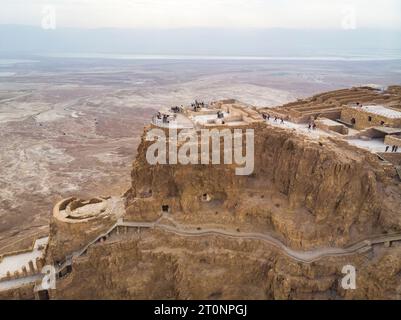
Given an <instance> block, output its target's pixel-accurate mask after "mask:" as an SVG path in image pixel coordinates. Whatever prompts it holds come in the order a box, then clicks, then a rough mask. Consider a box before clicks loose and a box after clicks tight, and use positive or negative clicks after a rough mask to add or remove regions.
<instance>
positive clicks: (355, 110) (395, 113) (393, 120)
mask: <svg viewBox="0 0 401 320" xmlns="http://www.w3.org/2000/svg"><path fill="white" fill-rule="evenodd" d="M341 120H342V121H344V122H345V123H348V124H349V125H351V126H352V127H354V128H355V129H358V130H361V129H366V128H371V127H375V126H386V127H391V128H401V111H399V110H396V109H392V108H389V107H384V106H381V105H363V106H362V105H358V106H344V107H343V108H342V110H341Z"/></svg>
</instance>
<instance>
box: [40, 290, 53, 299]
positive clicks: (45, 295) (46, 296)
mask: <svg viewBox="0 0 401 320" xmlns="http://www.w3.org/2000/svg"><path fill="white" fill-rule="evenodd" d="M38 298H39V300H49V299H50V297H49V291H48V290H41V291H38Z"/></svg>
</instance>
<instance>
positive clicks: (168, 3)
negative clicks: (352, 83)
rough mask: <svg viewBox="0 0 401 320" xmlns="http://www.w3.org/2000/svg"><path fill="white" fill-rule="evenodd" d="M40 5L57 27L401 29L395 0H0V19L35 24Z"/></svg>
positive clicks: (400, 9)
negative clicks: (50, 8)
mask: <svg viewBox="0 0 401 320" xmlns="http://www.w3.org/2000/svg"><path fill="white" fill-rule="evenodd" d="M46 6H52V7H53V8H55V13H56V22H57V27H85V28H86V27H89V28H99V27H124V28H135V27H146V28H148V27H150V28H152V27H155V28H177V27H263V28H265V27H267V28H270V27H284V28H319V29H320V28H339V29H340V28H344V25H345V26H347V25H348V26H349V25H351V26H354V27H356V28H365V27H370V28H385V29H388V28H389V29H398V30H401V1H400V0H0V24H24V25H37V26H40V25H41V21H42V19H43V15H44V14H48V13H49V10H48V8H49V7H46ZM50 12H51V11H50Z"/></svg>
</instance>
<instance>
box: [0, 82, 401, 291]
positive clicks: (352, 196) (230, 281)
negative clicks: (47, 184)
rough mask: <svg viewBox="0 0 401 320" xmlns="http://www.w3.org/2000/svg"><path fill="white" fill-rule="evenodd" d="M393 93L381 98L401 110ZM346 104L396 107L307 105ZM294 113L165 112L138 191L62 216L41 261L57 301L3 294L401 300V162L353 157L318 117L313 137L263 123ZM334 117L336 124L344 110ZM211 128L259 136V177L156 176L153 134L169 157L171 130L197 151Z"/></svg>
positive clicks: (344, 134) (234, 109) (192, 169)
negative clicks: (348, 272) (345, 284)
mask: <svg viewBox="0 0 401 320" xmlns="http://www.w3.org/2000/svg"><path fill="white" fill-rule="evenodd" d="M397 90H398V89H397V88H396V87H391V88H389V89H387V91H386V92H387V93H388V94H389V95H391V97H393V98H392V99H395V98H394V97H395V96H396V95H397V94H398V93H397V92H398V91H397ZM350 92H351V93H352V100H354V99H355V97H358V99H359V100H360V101H363V100H364V101H365V102H369V103H372V101H370V100H369V99H372V97H373V99H376V100H380V99H385V100H387V98H385V97H381V93H378V92H376V91H374V90H373V89H369V88H361V89H355V90H354V89H352V90H348V91H338V92H334V93H326V94H323V95H320V96H317V97H314V98H311V99H310V101H315V100H316V101H318V99H319V101H321V102H319V103H324V102H325V101H327V99H328V100H330V101H331V102H333V101H335V99H338V101H339V102H338V104H337V103H334V104H335V105H336V107H335V108H337V107H340V106H341V105H343V104H344V103H349V102H351V101H349V100H351V98H350V97H348V96H347V94H349V93H350ZM365 95H367V96H368V97H369V99H368V98H364V97H365ZM336 97H337V98H336ZM338 97H339V98H338ZM394 101H395V100H394ZM328 103H329V102H328ZM296 106H298V105H296ZM285 108H287V109H285ZM288 108H289V107H288V105H287V106H284V109H285V110H280V109H279V108H274V109H273V110H270V109H269V110H262V111H258V110H256V109H254V108H252V107H250V106H246V105H243V104H241V103H239V102H238V101H235V100H226V101H220V102H215V103H212V104H210V105H206V106H204V107H200V108H199V109H197V110H196V111H195V110H193V109H192V108H191V107H186V108H184V109H182V110H181V109H180V110H178V109H176V110H175V111H172V110H161V111H160V113H159V114H158V115H157V116H156V117H155V118H153V120H152V123H151V124H150V125H149V126H148V127H146V128H145V131H144V134H143V136H142V140H141V143H140V145H139V147H138V155H137V157H136V159H135V161H134V163H133V168H132V173H131V177H132V185H131V188H130V189H129V190H128V191H127V192H126V193H125V194H124V195H123V196H122V197H121V198H115V199H114V198H110V199H107V198H96V199H93V200H89V201H83V200H78V199H75V198H69V199H66V200H63V201H61V202H59V203H58V204H57V205H56V206H55V208H54V210H53V216H52V222H51V234H50V240H49V245H48V248H47V252H46V259H47V263H48V264H54V265H56V267H57V269H56V270H57V287H56V289H54V290H43V288H41V287H40V283H39V281H37V282H35V283H33V285H32V283H31V282H29V281H27V282H25V283H24V284H23V285H20V286H15V287H13V288H12V289H9V290H6V291H1V282H0V297H8V298H30V297H32V296H35V297H36V298H46V297H49V298H51V299H81V298H84V299H99V298H106V299H311V298H312V299H317V298H321V299H354V298H362V299H382V298H390V299H397V298H398V297H399V295H401V291H400V285H401V245H400V244H401V215H400V208H401V186H400V181H401V176H400V173H399V172H398V171H397V170H398V164H397V163H398V162H397V161H398V157H399V154H397V153H392V154H389V153H387V154H385V153H384V156H382V153H378V152H373V151H369V150H367V149H366V148H362V147H359V146H357V145H353V144H352V143H351V141H350V140H348V139H347V138H349V136H352V137H354V138H355V137H356V136H357V134H359V133H358V132H355V130H354V129H352V128H348V127H344V125H342V124H341V123H338V122H335V123H333V122H330V121H327V120H324V119H322V117H321V114H320V113H319V115H318V118H319V116H320V118H319V119H320V120H319V119H317V122H316V123H317V125H318V126H319V127H320V128H321V129H319V128H317V129H316V130H315V131H308V129H307V128H303V125H302V124H298V123H296V121H294V122H291V123H288V124H287V125H288V126H286V124H285V123H284V124H281V123H279V122H274V121H273V120H271V121H265V120H264V119H263V117H262V113H267V112H270V113H271V114H274V112H277V113H278V112H279V111H280V112H281V114H282V115H283V117H286V120H285V121H286V122H288V120H287V119H288V117H293V116H294V114H295V113H291V110H290V109H291V108H290V109H288ZM329 109H333V108H329ZM329 109H327V110H326V111H327V113H326V114H332V115H333V117H332V118H333V119H339V116H340V113H341V110H340V109H338V110H337V109H336V110H335V111H334V110H329ZM303 111H305V110H303ZM315 111H316V110H315ZM315 111H313V112H312V111H310V110H309V111H308V112H306V113H305V114H301V116H300V117H301V118H302V119H307V118H308V117H310V116H313V117H315V116H316V115H317V114H315V113H314V112H315ZM294 112H295V111H294ZM297 112H301V111H300V110H298V111H297ZM332 112H333V113H332ZM334 112H336V114H334ZM163 115H165V117H164V118H163ZM287 116H288V117H287ZM322 120H323V121H322ZM307 121H308V120H307ZM319 121H320V122H319ZM332 121H334V120H332ZM337 123H338V125H337ZM205 128H208V129H216V130H217V131H218V132H221V131H223V130H226V129H228V130H229V131H234V130H235V129H237V130H239V129H241V130H242V132H243V134H244V135H245V133H244V132H245V131H246V130H247V129H252V130H254V139H255V140H254V147H255V150H254V151H255V152H254V156H255V158H254V160H255V161H254V169H253V172H252V174H250V175H242V176H241V175H237V174H236V168H237V165H236V164H235V163H231V164H224V163H221V164H187V165H183V164H180V163H177V164H169V163H166V164H150V163H149V162H148V160H147V158H146V154H147V150H148V149H149V146H150V145H151V144H152V143H153V142H154V141H149V140H148V139H147V133H148V132H149V130H151V129H160V130H161V132H165V133H166V136H165V137H166V138H165V139H166V143H167V146H169V144H170V143H171V139H172V136H171V131H170V129H174V130H176V131H177V132H178V133H179V132H181V131H183V130H192V131H189V135H190V137H191V138H193V139H192V140H190V141H192V143H194V144H195V143H196V146H197V148H199V149H201V147H202V145H204V144H202V143H204V141H203V142H202V141H201V140H200V136H199V134H200V132H201V130H202V129H205ZM301 129H302V130H301ZM346 129H349V132H348V131H347V130H346ZM343 130H344V131H343ZM243 138H244V139H243V140H242V141H243V143H244V147H245V144H246V139H245V136H243ZM223 140H224V139H223V138H222V139H221V143H223ZM181 143H182V142H181ZM244 150H245V149H244ZM381 152H384V150H381ZM387 155H389V157H388V160H386V159H385V158H384V157H385V156H387ZM221 156H222V157H223V156H224V154H223V153H222V154H221ZM390 156H391V157H390ZM169 157H170V155H169ZM390 158H394V159H390ZM348 264H351V265H353V266H355V268H356V269H357V270H358V273H357V275H358V280H357V281H358V288H357V290H345V289H344V288H342V287H341V279H342V277H343V274H342V273H341V270H342V267H343V266H344V265H348ZM35 288H36V289H35ZM30 290H34V291H36V295H33V294H30V292H31V291H30ZM39 293H40V294H39Z"/></svg>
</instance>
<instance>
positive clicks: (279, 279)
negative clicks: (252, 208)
mask: <svg viewBox="0 0 401 320" xmlns="http://www.w3.org/2000/svg"><path fill="white" fill-rule="evenodd" d="M120 240H121V241H118V242H114V241H112V240H111V241H110V242H106V243H105V244H102V245H101V246H95V247H93V248H91V249H90V250H89V251H88V255H87V256H86V257H82V258H80V259H78V260H77V261H76V263H75V264H74V271H73V273H71V274H70V275H68V276H67V278H65V279H61V280H60V281H59V282H58V285H57V290H55V291H52V293H51V298H55V299H81V298H85V299H343V298H346V299H354V298H363V299H394V298H395V297H396V296H395V294H396V293H397V292H398V291H397V290H399V289H398V287H399V284H400V281H399V280H400V276H399V274H400V272H401V265H400V254H401V247H397V248H387V249H383V250H380V251H379V252H375V253H370V254H357V255H353V256H351V257H341V258H329V259H323V260H321V261H318V262H315V263H312V264H304V263H300V262H295V261H293V260H291V259H290V258H288V257H286V256H283V255H282V254H281V253H280V252H278V251H277V250H275V249H273V248H271V247H269V246H266V245H264V244H263V243H261V242H257V241H237V240H232V239H231V240H227V239H224V238H221V237H207V238H203V239H198V238H182V237H179V236H175V235H170V234H165V233H163V232H155V231H149V232H148V231H146V232H143V233H141V234H137V233H135V234H126V235H125V238H120ZM347 264H352V265H353V266H355V267H356V270H357V283H356V284H357V289H356V290H344V289H343V288H342V287H341V280H342V278H343V277H344V274H342V273H341V271H342V268H343V266H344V265H347ZM398 294H399V293H398Z"/></svg>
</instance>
